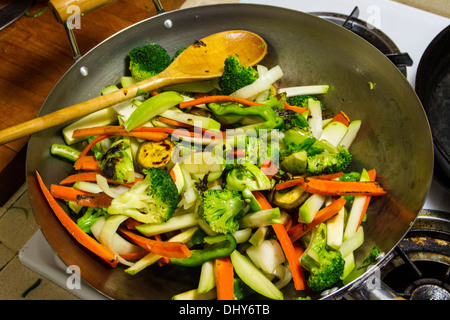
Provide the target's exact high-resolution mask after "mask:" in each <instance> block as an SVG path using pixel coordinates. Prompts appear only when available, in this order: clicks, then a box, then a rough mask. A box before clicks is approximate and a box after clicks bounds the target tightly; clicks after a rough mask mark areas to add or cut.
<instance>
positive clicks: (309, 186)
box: [302, 178, 386, 196]
mask: <svg viewBox="0 0 450 320" xmlns="http://www.w3.org/2000/svg"><path fill="white" fill-rule="evenodd" d="M302 185H303V189H304V190H305V191H306V192H309V193H319V194H323V195H327V196H356V195H364V196H382V195H385V194H386V190H384V189H383V188H382V187H381V186H380V184H379V183H377V182H375V181H340V180H324V179H317V178H304V179H303V183H302Z"/></svg>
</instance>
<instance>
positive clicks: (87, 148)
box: [78, 134, 109, 159]
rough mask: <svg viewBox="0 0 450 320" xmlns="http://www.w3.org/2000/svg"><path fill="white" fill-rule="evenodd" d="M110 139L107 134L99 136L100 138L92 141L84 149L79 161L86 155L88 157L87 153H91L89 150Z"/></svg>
mask: <svg viewBox="0 0 450 320" xmlns="http://www.w3.org/2000/svg"><path fill="white" fill-rule="evenodd" d="M108 137H109V136H108V135H106V134H102V135H99V136H98V137H96V138H95V139H94V140H92V141H91V142H90V143H89V144H88V145H87V146H86V147H85V148H84V149H83V151H81V153H80V156H79V157H78V159H79V158H81V157H84V156H85V155H87V153H88V152H89V150H91V149H92V147H93V146H95V145H96V144H97V143H98V142H100V141H102V140H105V139H106V138H108Z"/></svg>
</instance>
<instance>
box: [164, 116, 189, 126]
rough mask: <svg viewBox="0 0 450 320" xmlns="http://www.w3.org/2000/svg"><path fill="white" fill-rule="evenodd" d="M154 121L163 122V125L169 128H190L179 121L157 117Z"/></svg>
mask: <svg viewBox="0 0 450 320" xmlns="http://www.w3.org/2000/svg"><path fill="white" fill-rule="evenodd" d="M156 120H157V121H161V122H164V123H165V124H169V125H171V126H176V127H182V128H192V126H191V125H189V124H187V123H184V122H181V121H177V120H173V119H168V118H164V117H157V118H156Z"/></svg>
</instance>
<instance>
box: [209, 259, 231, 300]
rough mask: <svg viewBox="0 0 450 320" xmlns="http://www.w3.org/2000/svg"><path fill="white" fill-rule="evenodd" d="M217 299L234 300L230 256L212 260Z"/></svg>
mask: <svg viewBox="0 0 450 320" xmlns="http://www.w3.org/2000/svg"><path fill="white" fill-rule="evenodd" d="M214 273H215V276H216V288H217V300H234V269H233V264H232V263H231V259H230V256H227V257H222V258H217V259H216V260H215V261H214Z"/></svg>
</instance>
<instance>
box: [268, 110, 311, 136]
mask: <svg viewBox="0 0 450 320" xmlns="http://www.w3.org/2000/svg"><path fill="white" fill-rule="evenodd" d="M275 112H276V113H277V115H278V116H280V117H282V118H283V131H286V130H289V129H290V128H292V127H297V128H304V129H305V128H309V123H308V120H306V118H305V117H304V116H303V115H302V114H301V113H298V112H296V111H293V110H289V109H281V110H276V111H275Z"/></svg>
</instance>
